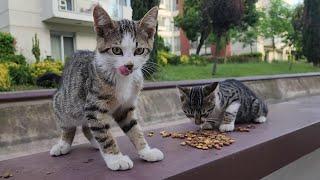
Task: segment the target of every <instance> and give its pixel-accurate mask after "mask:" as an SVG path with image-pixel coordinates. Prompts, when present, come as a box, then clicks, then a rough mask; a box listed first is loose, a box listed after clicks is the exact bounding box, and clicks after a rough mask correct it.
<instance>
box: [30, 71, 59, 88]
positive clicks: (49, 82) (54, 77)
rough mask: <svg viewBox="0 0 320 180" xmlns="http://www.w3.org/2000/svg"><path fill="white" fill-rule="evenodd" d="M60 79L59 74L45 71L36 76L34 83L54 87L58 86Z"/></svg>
mask: <svg viewBox="0 0 320 180" xmlns="http://www.w3.org/2000/svg"><path fill="white" fill-rule="evenodd" d="M60 81H61V76H60V75H58V74H56V73H52V72H47V73H44V74H43V75H41V76H39V77H38V78H37V80H36V85H37V86H40V87H46V88H54V87H58V86H59V84H60Z"/></svg>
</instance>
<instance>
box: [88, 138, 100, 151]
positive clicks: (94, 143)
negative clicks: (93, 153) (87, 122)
mask: <svg viewBox="0 0 320 180" xmlns="http://www.w3.org/2000/svg"><path fill="white" fill-rule="evenodd" d="M90 144H91V146H93V147H94V148H95V149H99V147H100V145H99V144H98V142H97V141H96V140H95V139H94V138H92V139H91V140H90Z"/></svg>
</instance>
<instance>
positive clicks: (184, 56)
mask: <svg viewBox="0 0 320 180" xmlns="http://www.w3.org/2000/svg"><path fill="white" fill-rule="evenodd" d="M180 62H181V64H188V63H189V57H188V56H186V55H182V56H181V57H180Z"/></svg>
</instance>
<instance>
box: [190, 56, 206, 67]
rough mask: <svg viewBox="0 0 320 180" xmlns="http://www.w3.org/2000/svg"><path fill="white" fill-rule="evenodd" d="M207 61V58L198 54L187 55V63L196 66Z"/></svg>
mask: <svg viewBox="0 0 320 180" xmlns="http://www.w3.org/2000/svg"><path fill="white" fill-rule="evenodd" d="M208 63H209V60H208V59H207V58H206V57H203V56H199V55H191V56H190V57H189V64H191V65H197V66H204V65H207V64H208Z"/></svg>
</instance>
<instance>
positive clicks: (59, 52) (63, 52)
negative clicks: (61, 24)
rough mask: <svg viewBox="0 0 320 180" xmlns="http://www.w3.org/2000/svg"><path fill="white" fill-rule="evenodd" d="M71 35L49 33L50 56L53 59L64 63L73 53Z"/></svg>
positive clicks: (72, 37) (72, 36)
mask: <svg viewBox="0 0 320 180" xmlns="http://www.w3.org/2000/svg"><path fill="white" fill-rule="evenodd" d="M74 49H75V48H74V35H73V33H59V32H52V33H51V54H52V57H53V58H54V59H59V60H62V61H65V60H66V59H68V58H70V57H71V56H72V54H73V53H74Z"/></svg>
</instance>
